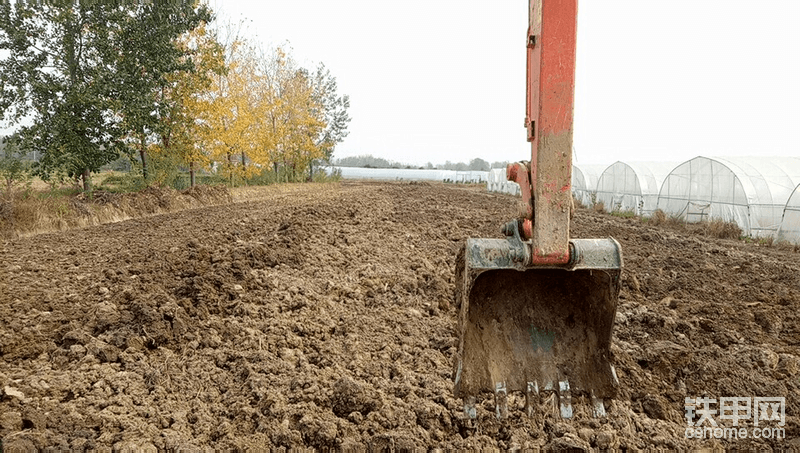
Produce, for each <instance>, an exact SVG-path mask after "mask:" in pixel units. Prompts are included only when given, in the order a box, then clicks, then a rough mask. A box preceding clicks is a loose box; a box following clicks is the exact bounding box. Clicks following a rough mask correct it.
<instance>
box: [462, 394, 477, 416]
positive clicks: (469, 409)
mask: <svg viewBox="0 0 800 453" xmlns="http://www.w3.org/2000/svg"><path fill="white" fill-rule="evenodd" d="M464 415H465V416H466V417H467V419H468V420H475V418H477V417H478V410H477V409H476V408H475V397H474V396H468V397H466V398H465V399H464Z"/></svg>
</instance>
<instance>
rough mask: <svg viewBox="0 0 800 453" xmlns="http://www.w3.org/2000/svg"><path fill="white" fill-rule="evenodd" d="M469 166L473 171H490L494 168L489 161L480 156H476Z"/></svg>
mask: <svg viewBox="0 0 800 453" xmlns="http://www.w3.org/2000/svg"><path fill="white" fill-rule="evenodd" d="M468 168H469V170H472V171H489V170H491V169H492V167H491V165H489V162H486V161H485V160H483V159H481V158H479V157H476V158H475V159H472V160H471V161H469V167H468Z"/></svg>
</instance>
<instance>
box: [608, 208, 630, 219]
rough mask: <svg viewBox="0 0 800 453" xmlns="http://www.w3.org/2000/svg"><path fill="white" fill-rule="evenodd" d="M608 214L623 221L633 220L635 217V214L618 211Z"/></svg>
mask: <svg viewBox="0 0 800 453" xmlns="http://www.w3.org/2000/svg"><path fill="white" fill-rule="evenodd" d="M610 214H611V215H613V216H614V217H620V218H623V219H633V218H635V217H636V213H635V212H633V211H620V210H619V209H617V210H615V211H612V212H611V213H610Z"/></svg>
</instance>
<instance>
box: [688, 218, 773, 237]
mask: <svg viewBox="0 0 800 453" xmlns="http://www.w3.org/2000/svg"><path fill="white" fill-rule="evenodd" d="M694 225H696V226H698V227H699V229H700V231H701V232H702V233H703V235H705V236H709V237H713V238H719V239H739V238H740V237H742V229H741V228H739V225H737V224H736V222H726V221H724V220H722V219H713V220H709V221H706V222H700V223H697V224H694ZM770 239H772V238H770Z"/></svg>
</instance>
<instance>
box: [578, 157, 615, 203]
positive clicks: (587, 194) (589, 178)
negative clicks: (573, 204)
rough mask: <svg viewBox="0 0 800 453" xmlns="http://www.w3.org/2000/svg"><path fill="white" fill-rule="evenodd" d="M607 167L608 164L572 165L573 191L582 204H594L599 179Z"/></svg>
mask: <svg viewBox="0 0 800 453" xmlns="http://www.w3.org/2000/svg"><path fill="white" fill-rule="evenodd" d="M606 168H608V165H585V164H581V165H573V166H572V193H573V194H574V195H575V198H577V199H578V201H579V202H580V203H581V204H582V205H584V206H591V205H592V199H593V196H595V193H596V191H597V181H598V180H599V179H600V175H602V174H603V172H604V171H605V170H606Z"/></svg>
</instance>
